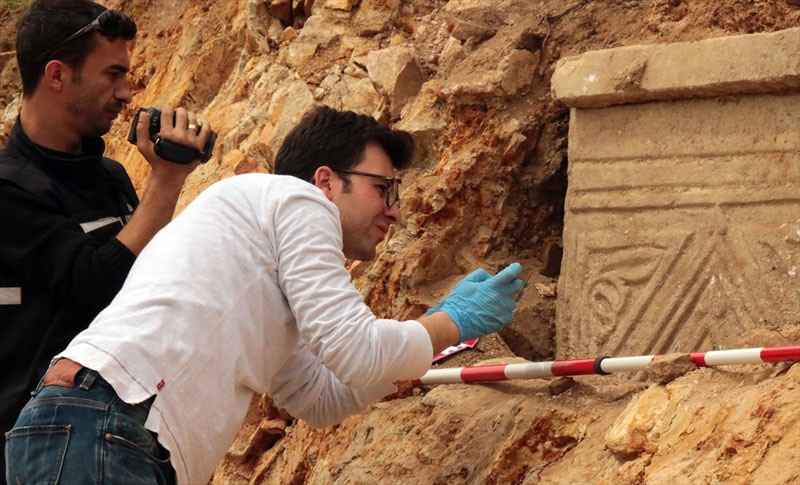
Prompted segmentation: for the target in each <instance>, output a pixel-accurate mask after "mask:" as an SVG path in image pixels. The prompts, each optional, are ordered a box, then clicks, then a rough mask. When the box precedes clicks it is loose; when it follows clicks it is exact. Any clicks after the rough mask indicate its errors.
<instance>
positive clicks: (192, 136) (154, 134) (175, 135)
mask: <svg viewBox="0 0 800 485" xmlns="http://www.w3.org/2000/svg"><path fill="white" fill-rule="evenodd" d="M142 112H145V113H146V114H147V116H148V118H149V123H148V136H149V139H150V141H152V142H153V150H154V151H155V154H156V155H158V156H159V157H161V158H163V159H164V160H168V161H170V162H174V163H181V164H189V163H192V162H194V161H195V160H200V163H205V162H207V161H208V160H209V159H210V158H211V152H212V151H213V149H214V144H215V143H216V141H217V133H216V132H214V131H213V130H211V129H210V125H209V124H208V123H202V124H200V123H198V124H199V126H198V124H194V123H192V122H191V121H190V120H188V119H187V120H184V118H186V116H184V115H183V114H181V116H178V113H177V111H176V112H173V113H172V123H170V124H168V125H167V126H166V127H165V129H164V130H162V122H163V121H164V120H162V118H165V117H167V119H168V115H162V112H161V111H160V110H158V109H157V108H143V109H140V110H139V111H137V112H136V115H135V116H134V118H133V122H132V123H131V129H130V132H129V133H128V142H130V143H132V144H134V145H135V144H136V143H137V135H136V129H137V126H138V123H139V115H141V114H142ZM192 116H193V115H192ZM184 122H185V123H187V124H186V125H183V123H184ZM181 125H183V126H185V127H186V128H185V129H184V128H183V126H181ZM200 147H202V149H200Z"/></svg>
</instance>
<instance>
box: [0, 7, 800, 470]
mask: <svg viewBox="0 0 800 485" xmlns="http://www.w3.org/2000/svg"><path fill="white" fill-rule="evenodd" d="M25 3H26V2H25V1H23V2H0V142H3V141H4V140H5V137H6V136H7V133H8V131H9V129H10V127H11V125H12V124H13V122H14V120H15V119H16V116H17V112H18V110H19V105H20V96H19V90H20V87H19V81H18V72H17V68H16V63H15V62H14V42H13V41H14V35H15V32H16V28H15V25H16V21H17V18H18V16H19V13H20V7H19V5H24V4H25ZM102 3H105V4H106V5H108V6H109V7H113V8H118V9H122V10H124V11H126V12H129V13H131V14H132V15H133V16H134V17H135V19H136V21H137V24H138V26H139V35H138V38H137V40H136V43H135V45H134V46H132V49H131V61H132V65H131V68H132V69H131V73H130V75H129V78H130V80H131V85H132V90H133V103H132V104H131V106H129V107H128V108H126V109H125V110H124V111H123V112H122V113H121V116H120V118H119V119H118V120H117V121H116V122H115V125H114V128H113V129H112V131H111V132H110V133H109V134H108V135H107V136H106V137H105V139H106V144H107V147H108V154H109V156H111V157H114V158H116V159H118V160H120V161H122V162H123V163H124V164H125V166H126V167H127V169H128V171H129V172H130V173H131V174H132V178H133V179H134V183H135V185H136V186H137V188H138V189H140V190H141V188H142V185H143V184H144V181H145V180H146V175H147V173H148V168H147V166H146V164H145V163H144V162H143V161H142V158H141V157H140V156H139V154H138V153H136V150H135V149H134V148H133V147H132V146H131V145H129V144H128V143H127V141H126V136H127V133H128V127H129V124H130V121H131V119H132V117H133V114H134V113H135V110H136V109H137V108H139V107H145V106H163V105H165V104H172V105H177V104H180V105H184V106H188V107H190V108H192V109H195V110H197V111H198V112H200V113H201V114H202V116H203V117H204V118H205V119H208V120H210V121H211V122H212V123H213V126H214V128H215V129H216V130H217V131H218V132H219V135H220V137H219V139H218V141H217V147H216V149H215V154H214V156H213V157H212V159H211V160H210V161H209V162H208V163H207V164H206V165H204V166H202V167H200V168H199V169H197V170H196V171H195V172H194V173H193V174H192V175H191V176H190V178H189V180H188V182H187V185H186V187H185V190H184V192H183V194H182V196H181V199H180V202H179V209H182V208H183V207H185V206H186V205H187V204H188V203H189V202H191V200H193V199H194V198H195V197H196V196H197V194H198V193H199V192H200V191H201V190H203V189H204V188H206V187H208V186H209V185H210V184H212V183H214V182H216V181H217V180H220V179H222V178H225V177H230V176H233V175H236V174H241V173H248V172H268V171H270V170H271V169H272V166H273V160H274V153H275V152H276V151H277V148H278V146H279V145H280V143H281V141H282V138H283V136H284V134H285V133H286V132H287V131H288V129H289V128H290V127H291V126H293V125H294V124H295V123H296V122H297V120H298V119H299V117H300V116H301V114H302V113H303V112H304V111H305V110H306V109H307V108H308V107H310V106H312V105H314V104H320V103H321V104H327V105H330V106H334V107H336V108H344V109H351V110H354V111H357V112H360V113H366V114H369V115H373V116H375V117H376V118H378V119H380V120H381V121H382V122H385V123H388V124H391V125H392V126H396V127H400V128H403V129H406V130H408V131H410V132H411V133H412V134H413V135H414V137H415V139H416V140H417V141H418V143H419V151H418V153H417V156H416V158H415V160H414V163H413V166H412V167H410V168H409V169H408V170H406V171H404V173H402V174H401V176H402V177H403V184H402V187H401V198H402V200H401V206H400V209H401V212H402V213H403V215H404V220H403V222H402V223H401V224H398V225H397V227H396V228H395V229H393V231H392V232H391V233H390V234H389V237H388V238H387V241H386V242H385V243H383V244H382V245H380V246H379V254H378V257H377V258H376V259H375V260H374V261H371V262H363V263H354V262H351V263H349V269H350V270H351V273H352V274H353V278H354V282H355V284H356V286H357V287H358V288H359V289H360V290H361V292H362V293H363V294H364V296H365V300H366V301H367V302H368V303H369V305H370V306H371V307H372V308H373V309H374V310H375V311H376V313H377V314H378V315H380V316H393V317H397V318H408V317H414V316H417V315H419V314H420V313H421V312H422V311H424V310H425V309H427V308H428V307H429V306H430V305H432V304H433V303H435V302H436V301H437V300H438V299H439V298H441V297H442V296H443V295H445V294H446V292H447V291H448V290H449V288H451V287H452V286H453V285H454V284H455V283H456V281H458V280H459V279H460V278H461V277H463V276H464V275H466V274H467V273H469V272H470V271H472V270H473V269H474V268H475V267H478V266H483V267H485V268H487V269H489V270H491V271H495V270H497V269H498V268H499V267H502V266H504V265H505V264H508V263H509V262H511V261H520V262H521V263H522V264H523V266H524V268H525V272H524V275H525V276H526V277H527V276H528V275H530V287H529V289H528V290H527V291H526V292H525V295H524V297H523V298H522V300H521V301H520V303H519V306H518V308H517V311H516V313H515V317H514V321H513V322H512V323H511V325H510V326H509V327H507V328H506V329H504V331H503V332H501V333H500V334H499V335H495V336H492V337H489V338H485V339H481V341H480V342H479V343H478V346H477V348H476V349H473V350H468V351H464V352H461V353H459V354H456V355H454V356H452V357H449V358H448V359H446V360H444V361H443V362H441V363H439V364H437V367H458V366H462V365H474V364H477V363H480V362H493V361H494V362H496V361H497V359H501V360H510V359H519V358H525V359H528V360H535V361H544V360H551V359H554V358H556V357H558V358H573V357H593V356H596V355H600V354H608V355H615V356H616V355H624V354H628V355H631V354H632V355H637V354H639V353H649V352H663V351H671V352H672V351H684V352H685V351H690V350H711V349H714V348H718V347H724V348H738V347H758V346H763V345H785V344H798V343H800V316H798V314H797V313H798V278H799V277H800V276H797V275H796V271H797V270H796V267H800V262H799V261H798V259H800V254H799V253H798V251H800V235H798V233H797V230H798V229H799V228H798V224H800V223H798V220H799V219H800V216H798V215H797V210H798V207H797V206H798V190H800V189H798V185H799V184H800V175H798V165H800V159H799V158H800V157H799V156H798V147H799V146H800V141H798V136H800V123H798V113H799V112H800V111H799V110H798V109H799V108H800V101H798V98H797V97H798V88H800V86H799V85H800V76H799V75H798V74H800V72H799V71H800V69H798V62H800V50H798V49H800V48H798V45H800V39H798V33H797V30H796V29H797V28H798V27H800V5H798V0H757V1H754V0H692V1H686V0H603V1H588V0H536V1H534V0H402V1H400V0H316V1H314V0H237V1H230V0H203V1H196V0H173V1H169V2H167V1H160V0H103V1H102ZM793 29H794V30H793ZM687 43H688V44H687ZM0 222H2V221H0ZM0 230H4V229H3V228H2V227H1V226H0ZM562 256H563V258H562ZM562 261H563V265H562ZM556 310H558V311H556ZM0 323H2V322H0ZM354 351H357V349H354ZM676 362H678V360H676ZM678 367H679V366H678ZM673 370H674V369H673ZM678 370H680V372H672V375H671V376H669V378H663V377H658V378H655V377H650V376H646V375H639V374H637V375H635V376H629V375H610V376H605V377H600V376H584V377H577V378H575V379H574V381H570V380H568V379H562V380H544V379H537V380H526V381H513V382H505V383H495V384H485V385H440V386H425V387H422V388H418V389H416V390H415V391H413V392H407V393H405V394H403V395H402V396H397V397H396V398H395V399H391V400H387V401H384V402H380V403H377V404H375V405H374V406H371V407H370V408H369V409H368V410H367V411H366V412H365V413H363V414H362V415H359V416H354V417H352V418H350V419H347V420H346V421H344V422H343V423H342V424H340V425H338V426H335V427H331V428H328V429H325V430H313V429H311V428H309V427H308V426H307V425H306V424H305V423H304V422H302V421H298V420H295V419H293V418H292V417H290V416H287V415H285V414H283V413H281V412H280V411H279V410H276V409H274V408H273V407H272V406H271V405H270V402H269V400H268V398H266V397H263V396H256V398H255V399H254V400H253V404H252V406H251V410H250V413H249V414H248V416H247V418H246V421H245V423H244V424H243V427H242V429H241V431H240V433H239V436H238V437H237V440H236V442H235V443H234V444H233V446H232V447H231V448H230V450H229V453H228V456H227V457H226V458H225V460H224V461H223V462H222V463H221V464H220V466H219V468H218V469H217V471H216V474H215V477H214V479H213V483H214V484H218V485H221V484H247V483H253V484H280V485H283V484H287V483H295V484H302V483H311V484H325V485H328V484H331V483H335V484H373V483H398V484H399V483H402V484H442V485H444V484H459V483H469V484H484V483H490V484H491V483H496V484H509V483H513V484H570V485H572V484H584V483H586V484H588V483H591V484H595V483H598V484H608V485H617V484H638V483H646V484H665V485H666V484H669V485H675V484H678V485H683V484H690V483H691V484H695V483H698V484H706V483H724V484H748V485H750V484H757V485H773V484H787V485H788V484H796V483H800V365H797V364H796V365H794V366H790V365H786V364H779V365H737V366H726V367H725V368H703V369H694V370H692V369H691V367H688V368H685V367H684V368H678ZM653 374H654V373H653ZM667 374H669V373H667ZM670 378H672V379H673V380H670ZM192 404H196V403H192ZM197 425H198V426H204V425H205V424H204V423H197Z"/></svg>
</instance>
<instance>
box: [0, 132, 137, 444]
mask: <svg viewBox="0 0 800 485" xmlns="http://www.w3.org/2000/svg"><path fill="white" fill-rule="evenodd" d="M83 146H84V153H82V154H81V155H71V154H66V153H61V152H56V151H53V150H49V149H47V148H44V147H42V146H39V145H37V144H35V143H33V142H32V141H31V140H30V139H29V138H28V137H27V135H25V132H24V131H23V130H22V126H21V125H20V123H19V121H17V123H16V124H15V125H14V127H13V129H12V131H11V135H10V137H9V141H8V144H7V146H6V148H5V150H3V151H0V431H3V432H4V431H7V430H8V429H10V428H11V426H12V425H13V424H14V421H15V420H16V417H17V415H18V414H19V411H20V410H21V409H22V406H23V405H24V404H25V403H26V402H27V400H28V398H29V397H30V391H31V390H32V389H33V387H35V386H36V383H37V382H38V380H39V379H40V378H41V377H42V375H43V373H44V371H45V370H46V369H47V366H48V363H49V361H50V359H51V358H52V357H53V356H54V355H55V354H57V353H58V352H60V351H61V350H63V349H64V348H65V347H66V345H67V344H68V343H69V342H70V341H71V340H72V338H73V337H74V336H75V335H76V334H77V333H78V332H80V331H81V330H83V329H84V328H86V327H87V326H88V325H89V323H90V322H91V321H92V320H93V319H94V317H95V316H96V315H97V314H98V313H99V312H100V310H102V309H103V308H104V307H105V306H106V305H108V304H109V303H110V302H111V300H112V299H113V297H114V295H116V293H117V291H118V290H119V289H120V287H121V286H122V283H123V281H124V280H125V277H126V276H127V274H128V271H129V270H130V267H131V265H132V264H133V262H134V259H135V256H134V254H133V253H132V252H131V251H130V250H129V249H128V248H127V247H125V246H124V245H123V244H122V243H120V242H119V241H118V240H117V239H116V238H115V237H114V236H115V235H116V234H117V233H118V232H119V231H120V229H122V226H123V225H124V223H125V222H126V221H127V220H128V219H129V218H130V215H131V214H132V213H133V210H134V208H135V207H136V205H137V204H138V202H139V200H138V198H137V196H136V192H135V190H134V188H133V185H132V184H131V181H130V178H129V177H128V174H127V173H126V172H125V169H124V168H123V167H122V165H121V164H119V163H118V162H115V161H114V160H111V159H109V158H104V157H103V151H104V150H105V144H104V143H103V140H102V139H101V138H93V139H86V140H84V143H83ZM2 441H4V440H2Z"/></svg>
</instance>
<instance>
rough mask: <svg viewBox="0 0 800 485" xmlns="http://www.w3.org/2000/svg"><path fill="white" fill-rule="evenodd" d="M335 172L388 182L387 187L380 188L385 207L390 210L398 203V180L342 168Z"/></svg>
mask: <svg viewBox="0 0 800 485" xmlns="http://www.w3.org/2000/svg"><path fill="white" fill-rule="evenodd" d="M333 170H334V171H335V172H342V173H351V174H353V175H362V176H364V177H372V178H375V179H379V180H384V181H386V182H389V185H386V186H382V187H383V188H382V191H383V192H384V194H385V196H386V207H389V208H392V207H393V206H394V205H395V204H397V203H398V202H400V179H398V178H393V177H387V176H385V175H378V174H375V173H369V172H360V171H358V170H346V169H344V168H334V169H333Z"/></svg>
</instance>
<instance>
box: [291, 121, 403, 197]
mask: <svg viewBox="0 0 800 485" xmlns="http://www.w3.org/2000/svg"><path fill="white" fill-rule="evenodd" d="M370 142H373V143H377V144H378V145H380V146H381V148H383V150H384V151H385V152H386V154H387V155H389V158H390V159H391V160H392V165H393V166H394V167H395V168H397V169H403V168H406V167H408V166H409V165H410V164H411V156H412V155H413V154H414V139H413V138H411V135H410V134H408V133H407V132H405V131H402V130H392V129H391V128H388V127H386V126H383V125H381V124H380V123H378V122H377V121H376V120H375V119H374V118H372V117H371V116H367V115H362V114H357V113H354V112H352V111H337V110H335V109H333V108H330V107H328V106H319V107H316V108H313V109H311V110H309V111H308V112H306V113H305V114H304V115H303V119H302V120H300V123H298V124H297V126H295V127H294V128H293V129H292V131H290V132H289V134H288V135H286V138H285V139H284V140H283V144H282V145H281V148H280V149H279V150H278V155H277V156H276V157H275V173H276V174H281V175H293V176H295V177H297V178H300V179H303V180H305V181H307V182H310V181H311V180H312V178H313V177H314V172H316V170H317V168H319V167H321V166H323V165H327V166H328V167H331V168H332V169H334V170H335V169H345V170H347V169H351V168H353V167H354V166H355V165H357V164H358V163H359V162H361V160H362V159H363V156H364V149H365V148H366V146H367V144H368V143H370Z"/></svg>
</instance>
